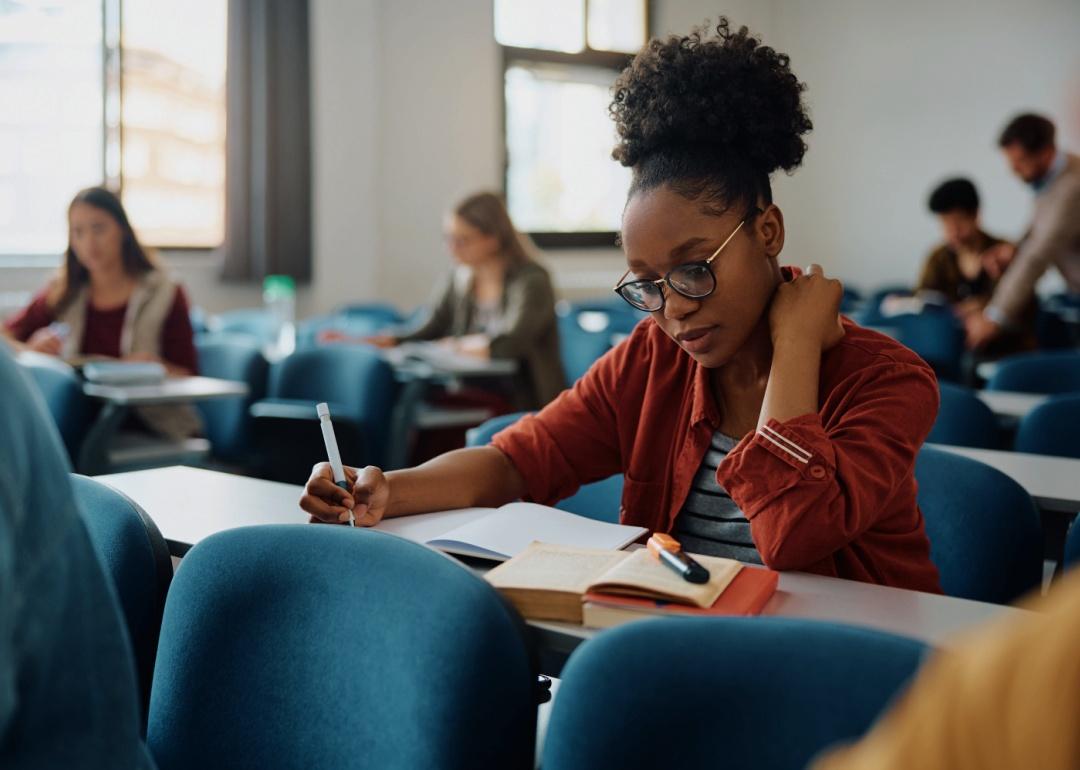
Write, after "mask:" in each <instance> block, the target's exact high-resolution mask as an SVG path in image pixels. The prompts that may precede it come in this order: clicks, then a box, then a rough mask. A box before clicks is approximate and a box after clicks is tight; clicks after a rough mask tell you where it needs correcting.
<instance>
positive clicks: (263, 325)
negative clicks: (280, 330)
mask: <svg viewBox="0 0 1080 770" xmlns="http://www.w3.org/2000/svg"><path fill="white" fill-rule="evenodd" d="M206 326H207V328H208V330H209V332H210V333H211V334H245V335H247V336H249V337H253V338H254V339H255V340H256V342H258V344H260V345H262V344H264V343H266V342H269V341H270V340H271V338H272V337H273V336H274V333H275V323H274V319H273V317H272V316H271V315H270V313H269V312H268V311H267V310H266V309H265V308H261V307H251V308H240V309H238V310H228V311H226V312H224V313H218V314H217V315H215V316H211V317H210V318H208V319H207V320H206Z"/></svg>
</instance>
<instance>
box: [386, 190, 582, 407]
mask: <svg viewBox="0 0 1080 770" xmlns="http://www.w3.org/2000/svg"><path fill="white" fill-rule="evenodd" d="M445 228H446V243H447V246H448V247H449V249H450V253H451V255H452V256H453V258H454V261H455V262H456V263H457V266H456V267H455V269H454V270H453V271H452V272H451V273H450V275H449V276H447V278H446V279H445V280H444V281H443V282H442V283H441V284H440V285H439V286H438V287H437V288H436V291H435V293H434V295H433V301H432V303H431V307H430V310H429V312H428V314H427V317H426V318H425V319H424V321H423V322H422V323H420V325H419V326H417V327H415V328H413V329H410V330H407V331H405V332H403V333H402V334H399V335H381V336H377V337H370V338H368V339H367V341H368V342H370V343H372V344H375V345H377V346H380V347H392V346H394V345H398V344H400V343H402V342H410V341H414V340H431V341H439V342H442V343H443V344H445V345H447V346H448V347H450V348H452V349H453V350H456V351H457V352H459V353H464V354H466V355H471V356H476V357H477V358H481V359H492V358H496V359H512V360H515V361H517V362H518V372H517V374H516V375H515V376H514V379H513V383H512V389H511V392H509V393H505V394H504V395H505V396H506V398H507V400H508V401H509V404H510V406H511V407H512V408H513V409H516V410H527V409H538V408H539V407H541V406H543V405H544V404H547V403H548V402H549V401H551V400H552V399H553V398H555V396H556V395H558V393H559V392H560V391H561V390H562V389H563V387H564V386H565V384H566V378H565V376H564V374H563V368H562V359H561V358H560V355H559V332H558V326H557V322H556V318H555V290H554V288H553V287H552V284H551V277H550V276H549V275H548V272H547V270H545V269H544V268H543V267H542V266H541V265H540V264H539V263H538V262H536V261H535V260H534V259H533V258H532V255H531V253H530V252H531V249H530V246H529V244H528V243H527V241H526V239H525V237H524V236H523V235H522V234H521V233H519V232H518V231H517V229H516V228H515V227H514V224H513V222H512V221H511V220H510V215H509V213H508V212H507V210H506V206H505V204H504V203H503V201H502V199H501V198H500V197H499V196H498V195H495V194H493V193H488V192H481V193H477V194H475V195H471V196H469V197H468V198H466V199H465V200H463V201H461V202H460V203H458V204H457V206H455V207H454V210H453V212H452V213H451V214H450V215H449V216H447V218H446V224H445Z"/></svg>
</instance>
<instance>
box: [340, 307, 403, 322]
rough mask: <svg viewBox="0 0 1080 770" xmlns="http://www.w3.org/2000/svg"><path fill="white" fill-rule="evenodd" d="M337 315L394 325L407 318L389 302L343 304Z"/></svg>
mask: <svg viewBox="0 0 1080 770" xmlns="http://www.w3.org/2000/svg"><path fill="white" fill-rule="evenodd" d="M334 314H335V315H338V316H344V317H346V318H350V319H358V318H365V319H368V320H370V321H373V322H375V323H378V324H380V325H382V326H393V325H394V324H399V323H401V322H402V321H404V320H405V318H404V316H402V314H401V311H400V310H398V309H397V308H396V307H395V306H394V305H391V304H390V303H389V302H356V303H353V304H349V305H342V306H341V307H339V308H338V309H337V310H335V311H334Z"/></svg>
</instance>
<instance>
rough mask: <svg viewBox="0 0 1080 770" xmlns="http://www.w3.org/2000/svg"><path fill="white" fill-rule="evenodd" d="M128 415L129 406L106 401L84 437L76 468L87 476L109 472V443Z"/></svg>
mask: <svg viewBox="0 0 1080 770" xmlns="http://www.w3.org/2000/svg"><path fill="white" fill-rule="evenodd" d="M125 416H127V407H126V406H124V405H123V404H118V403H116V402H115V401H106V402H105V403H104V404H102V406H101V411H100V412H98V416H97V419H96V420H94V424H93V425H91V426H90V430H88V431H87V433H86V438H84V439H83V442H82V447H81V448H80V449H79V461H78V462H77V463H76V466H75V469H76V470H77V471H78V472H79V473H82V474H84V475H86V476H96V475H97V474H99V473H107V472H108V471H109V470H110V468H109V444H110V443H111V442H112V438H113V436H114V435H116V429H117V428H119V427H120V424H121V423H122V422H123V421H124V417H125Z"/></svg>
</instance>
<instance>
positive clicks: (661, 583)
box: [484, 543, 742, 623]
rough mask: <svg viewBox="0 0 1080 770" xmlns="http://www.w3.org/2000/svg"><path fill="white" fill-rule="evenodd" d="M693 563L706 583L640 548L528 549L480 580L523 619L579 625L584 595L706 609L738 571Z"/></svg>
mask: <svg viewBox="0 0 1080 770" xmlns="http://www.w3.org/2000/svg"><path fill="white" fill-rule="evenodd" d="M695 558H696V559H697V560H698V562H699V563H700V564H701V565H702V566H703V567H705V568H706V569H708V570H709V580H708V582H706V583H690V582H687V581H686V580H683V579H682V578H681V577H680V576H678V575H676V574H675V572H673V571H672V570H671V569H669V568H668V567H665V566H664V565H663V564H661V563H660V562H659V561H658V560H656V559H655V558H653V557H652V556H651V555H650V554H649V552H648V551H647V550H645V549H644V548H641V549H638V550H636V551H613V550H609V549H602V548H568V547H561V546H555V545H551V544H549V543H533V544H532V545H530V546H529V547H528V548H527V549H526V550H525V551H524V552H522V553H520V554H518V555H517V556H515V557H514V558H513V559H511V560H509V561H507V562H506V563H504V564H500V565H499V566H498V567H496V568H495V569H493V570H491V571H490V572H488V573H487V574H486V575H484V578H485V579H486V580H487V581H488V582H489V583H491V584H492V585H493V586H495V587H496V588H497V589H499V592H500V593H502V594H503V596H505V597H506V598H507V599H509V600H510V602H511V603H512V604H513V605H514V606H515V607H517V609H518V612H520V613H521V614H522V615H523V616H524V617H526V618H529V619H531V620H561V621H565V622H568V623H581V622H582V620H583V614H582V603H583V601H584V599H585V596H586V595H589V594H603V595H611V596H615V597H631V598H634V597H641V598H645V599H652V600H661V601H664V602H669V603H671V602H674V603H679V604H685V605H687V606H689V607H694V608H698V609H702V610H704V609H707V608H710V607H712V606H713V605H714V604H715V603H716V600H717V598H718V597H720V595H721V594H722V593H724V590H725V589H726V588H727V587H728V585H729V584H730V583H731V582H732V581H733V580H734V579H735V578H736V575H738V574H739V572H740V570H741V569H742V565H741V564H739V562H737V561H732V560H731V559H721V558H718V557H715V556H697V557H695Z"/></svg>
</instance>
